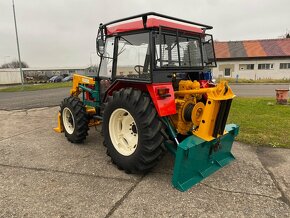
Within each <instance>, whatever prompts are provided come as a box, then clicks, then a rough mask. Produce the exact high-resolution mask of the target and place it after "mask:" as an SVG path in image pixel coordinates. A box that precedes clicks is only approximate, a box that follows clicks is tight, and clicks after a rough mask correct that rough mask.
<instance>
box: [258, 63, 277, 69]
mask: <svg viewBox="0 0 290 218" xmlns="http://www.w3.org/2000/svg"><path fill="white" fill-rule="evenodd" d="M273 68H274V64H258V69H259V70H270V69H273Z"/></svg>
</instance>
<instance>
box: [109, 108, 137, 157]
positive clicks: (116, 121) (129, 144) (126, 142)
mask: <svg viewBox="0 0 290 218" xmlns="http://www.w3.org/2000/svg"><path fill="white" fill-rule="evenodd" d="M109 132H110V138H111V141H112V144H113V146H114V147H115V149H116V150H117V151H118V152H119V153H120V154H122V155H124V156H129V155H131V154H133V153H134V152H135V150H136V148H137V145H138V129H137V125H136V123H135V120H134V118H133V116H132V115H131V114H130V113H129V112H128V111H127V110H125V109H123V108H118V109H116V110H115V111H114V112H113V113H112V114H111V117H110V120H109Z"/></svg>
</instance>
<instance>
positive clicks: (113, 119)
mask: <svg viewBox="0 0 290 218" xmlns="http://www.w3.org/2000/svg"><path fill="white" fill-rule="evenodd" d="M161 127H162V124H161V122H160V120H159V119H158V116H157V112H156V110H155V108H154V105H153V104H152V103H151V99H150V98H149V97H148V95H146V94H145V93H142V92H141V91H140V90H134V89H132V88H127V89H122V90H119V91H116V92H115V93H114V94H113V97H112V98H110V99H109V101H108V103H107V105H106V107H105V111H104V119H103V132H104V143H105V145H106V146H107V149H108V155H109V156H111V159H112V162H113V163H115V164H116V165H117V166H118V167H119V168H121V169H123V170H125V171H126V172H127V173H135V172H145V171H148V170H149V169H151V168H152V167H154V166H155V165H156V164H157V162H158V160H159V159H160V157H161V154H162V151H163V150H162V143H163V136H162V135H161V132H160V131H161Z"/></svg>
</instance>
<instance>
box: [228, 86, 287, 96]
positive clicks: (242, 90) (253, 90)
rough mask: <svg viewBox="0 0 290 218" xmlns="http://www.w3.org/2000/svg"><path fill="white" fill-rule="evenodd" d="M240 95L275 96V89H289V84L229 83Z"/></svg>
mask: <svg viewBox="0 0 290 218" xmlns="http://www.w3.org/2000/svg"><path fill="white" fill-rule="evenodd" d="M230 86H231V88H232V89H233V91H234V93H235V94H236V95H237V96H240V97H275V96H276V92H275V89H289V84H235V83H233V84H231V85H230Z"/></svg>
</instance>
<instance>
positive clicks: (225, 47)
mask: <svg viewBox="0 0 290 218" xmlns="http://www.w3.org/2000/svg"><path fill="white" fill-rule="evenodd" d="M214 46H215V53H216V58H217V59H249V58H275V57H290V38H285V39H260V40H244V41H228V42H215V43H214Z"/></svg>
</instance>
